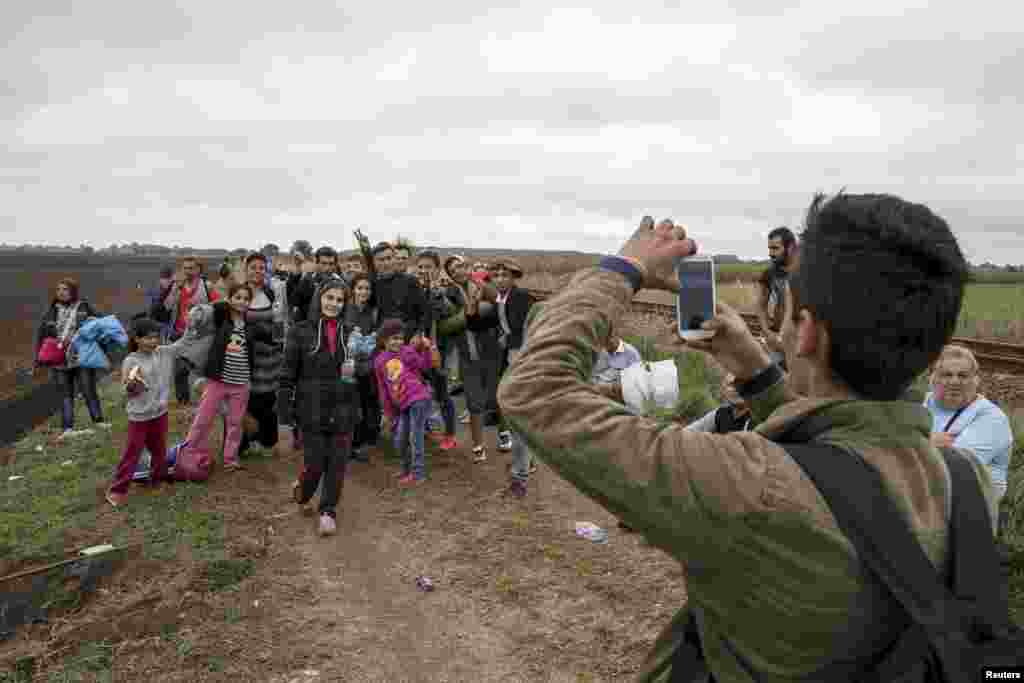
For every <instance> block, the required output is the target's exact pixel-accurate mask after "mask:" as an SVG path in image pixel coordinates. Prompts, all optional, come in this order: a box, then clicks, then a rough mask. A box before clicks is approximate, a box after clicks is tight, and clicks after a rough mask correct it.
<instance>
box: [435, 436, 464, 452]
mask: <svg viewBox="0 0 1024 683" xmlns="http://www.w3.org/2000/svg"><path fill="white" fill-rule="evenodd" d="M458 445H459V442H458V441H456V440H455V437H454V436H446V437H444V438H443V439H441V444H440V446H439V448H440V449H441V450H442V451H450V450H451V449H453V448H455V447H457V446H458Z"/></svg>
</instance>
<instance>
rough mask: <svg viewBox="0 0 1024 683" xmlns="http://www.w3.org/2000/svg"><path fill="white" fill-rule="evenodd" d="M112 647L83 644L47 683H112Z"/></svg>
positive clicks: (107, 644)
mask: <svg viewBox="0 0 1024 683" xmlns="http://www.w3.org/2000/svg"><path fill="white" fill-rule="evenodd" d="M113 665H114V647H113V645H111V644H110V643H108V642H105V641H103V642H99V643H83V644H82V645H81V646H80V647H79V649H78V652H77V653H76V654H75V655H74V656H73V657H69V658H66V659H65V660H64V661H62V662H61V667H60V669H59V670H57V671H51V672H50V673H49V674H48V676H47V679H46V680H47V682H48V683H78V682H79V681H111V682H112V681H113V680H114V672H113V671H112V667H113ZM0 680H2V679H0Z"/></svg>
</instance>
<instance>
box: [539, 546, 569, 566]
mask: <svg viewBox="0 0 1024 683" xmlns="http://www.w3.org/2000/svg"><path fill="white" fill-rule="evenodd" d="M540 552H541V554H542V555H544V559H546V560H549V561H551V562H557V561H559V560H561V559H563V558H564V557H565V553H564V552H563V551H562V549H561V548H558V547H556V546H553V545H545V546H544V547H542V548H541V549H540Z"/></svg>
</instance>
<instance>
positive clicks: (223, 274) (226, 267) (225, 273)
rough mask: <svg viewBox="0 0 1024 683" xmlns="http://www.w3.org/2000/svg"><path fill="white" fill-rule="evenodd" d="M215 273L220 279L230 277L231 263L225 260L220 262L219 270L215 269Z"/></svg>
mask: <svg viewBox="0 0 1024 683" xmlns="http://www.w3.org/2000/svg"><path fill="white" fill-rule="evenodd" d="M217 274H218V275H219V276H220V278H221V279H222V280H227V279H228V278H229V277H231V264H230V263H228V262H227V261H225V262H224V263H222V264H220V270H219V271H217Z"/></svg>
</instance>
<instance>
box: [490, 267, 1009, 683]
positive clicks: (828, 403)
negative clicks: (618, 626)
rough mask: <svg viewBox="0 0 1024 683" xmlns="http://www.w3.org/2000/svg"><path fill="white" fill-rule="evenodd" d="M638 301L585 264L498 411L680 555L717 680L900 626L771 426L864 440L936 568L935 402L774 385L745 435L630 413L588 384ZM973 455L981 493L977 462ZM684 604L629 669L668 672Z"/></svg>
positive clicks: (746, 675) (513, 370) (727, 682)
mask: <svg viewBox="0 0 1024 683" xmlns="http://www.w3.org/2000/svg"><path fill="white" fill-rule="evenodd" d="M632 298H633V290H632V287H631V286H630V285H629V284H628V283H627V281H626V279H625V278H623V277H622V276H621V275H618V274H616V273H611V272H606V271H602V270H600V269H596V268H591V269H587V270H585V271H582V272H581V273H579V274H578V275H577V276H576V277H575V278H573V280H572V282H571V283H570V284H569V286H568V287H567V288H566V289H565V290H563V291H562V292H561V293H559V294H558V295H557V296H555V297H552V298H551V299H549V300H548V301H546V302H543V303H540V304H538V305H536V306H534V307H533V309H532V311H531V313H530V316H529V318H530V319H529V322H528V324H527V329H528V331H529V332H528V339H527V343H526V344H525V346H524V349H523V352H522V355H520V356H519V358H518V359H517V360H516V361H514V362H513V363H512V365H511V367H510V368H509V369H508V371H507V373H506V375H505V377H504V379H503V380H502V382H501V385H500V387H499V390H498V401H499V403H500V405H501V409H502V414H503V415H504V417H505V419H506V420H508V421H509V423H510V424H511V427H512V429H513V430H514V431H515V432H517V433H518V434H520V435H522V436H523V438H524V440H525V441H526V443H527V445H528V446H529V448H530V450H531V451H532V452H533V453H534V454H535V455H536V456H537V457H538V458H540V459H541V460H543V461H544V462H545V463H546V464H548V465H549V466H551V468H552V469H553V470H555V472H556V473H558V474H559V475H560V476H562V477H563V478H565V479H566V480H567V481H570V482H572V483H573V484H574V485H576V486H577V487H578V488H579V489H580V490H581V491H583V492H584V493H585V494H587V495H588V496H590V497H591V498H593V499H594V500H596V501H597V502H598V503H600V504H601V505H603V506H604V507H605V508H606V509H608V510H609V511H610V512H612V514H614V515H616V516H617V517H619V518H620V519H622V521H623V522H624V523H626V524H627V525H629V526H630V527H632V528H633V529H636V530H637V531H639V532H641V533H643V534H644V536H645V538H646V539H647V541H648V542H650V544H651V545H653V546H656V547H658V548H661V549H662V550H664V551H665V552H666V553H668V554H669V555H671V556H672V557H674V558H676V559H677V560H678V561H679V562H680V563H683V564H685V568H686V592H687V596H688V600H690V601H692V602H693V603H694V604H695V605H697V606H699V607H700V608H701V610H702V613H703V619H702V622H701V624H700V637H701V643H702V647H703V648H704V655H705V658H706V660H707V665H708V669H709V670H710V671H711V673H712V674H713V675H714V676H715V680H716V681H719V683H732V682H742V683H750V682H752V681H754V680H755V675H756V677H757V678H756V680H758V681H764V682H768V683H776V682H781V681H793V680H796V679H799V678H803V677H813V676H814V675H815V674H816V672H818V671H819V670H822V669H824V668H826V667H828V666H829V665H830V664H832V663H834V662H836V661H837V660H847V661H848V660H854V661H858V662H859V661H864V660H866V659H870V658H872V657H875V656H877V655H878V654H879V653H880V652H881V651H882V650H883V649H885V648H886V647H887V646H889V645H890V644H891V643H892V642H893V640H894V639H895V638H896V637H897V636H898V635H899V634H900V628H901V622H902V608H901V607H900V606H899V605H897V604H896V603H894V602H893V600H892V598H891V597H889V596H888V594H887V592H886V590H885V589H884V588H881V587H880V586H879V585H878V584H876V583H874V582H873V581H869V580H867V577H866V572H865V570H864V569H863V568H862V566H861V565H860V563H859V562H858V559H857V557H856V555H855V553H854V550H853V546H852V544H851V543H850V541H849V540H848V539H847V538H846V537H845V536H844V535H843V533H842V532H841V531H840V530H839V527H838V524H837V522H836V520H835V518H834V517H833V515H832V513H831V511H830V509H829V507H828V505H827V504H826V503H825V501H824V499H823V498H822V496H821V494H820V493H819V492H818V490H817V489H816V488H815V486H814V484H813V483H812V482H811V481H810V479H809V478H808V477H807V476H806V475H805V474H804V472H803V470H802V468H801V467H800V466H799V465H798V464H797V463H796V462H795V461H794V460H793V459H791V458H790V457H789V456H788V455H787V453H786V452H785V450H783V448H782V447H781V446H779V445H778V444H777V443H774V441H773V439H778V440H782V437H783V436H784V435H785V434H786V433H787V432H789V431H790V430H792V429H793V428H794V427H795V426H797V425H799V424H800V423H801V422H803V421H804V420H805V419H806V418H807V417H809V416H812V415H815V416H822V417H824V418H827V419H826V420H825V421H824V422H823V425H824V426H822V427H820V428H819V430H818V432H817V433H816V434H814V435H813V439H814V440H815V441H820V442H823V443H830V444H835V445H837V446H841V447H847V448H849V449H852V450H856V451H857V452H858V453H859V454H860V455H861V456H862V457H863V458H864V460H865V461H866V462H868V463H869V464H871V465H873V466H874V467H876V468H877V469H878V470H879V472H880V474H881V476H882V478H883V480H884V482H885V485H886V489H887V491H888V492H889V493H890V495H892V497H893V499H894V500H895V501H896V503H897V505H898V506H899V508H900V510H901V511H902V513H903V514H904V515H905V517H906V519H907V520H908V522H909V523H910V526H911V529H912V530H913V532H914V534H915V536H916V537H917V539H918V541H919V542H920V543H921V546H922V548H923V549H924V551H925V553H926V554H927V555H928V557H929V559H931V561H932V562H933V563H934V564H935V565H936V567H937V569H938V570H939V571H940V572H944V571H945V570H946V568H947V562H948V555H947V535H948V523H949V519H950V514H951V496H950V488H951V485H950V475H949V471H948V469H947V467H946V464H945V460H944V459H943V457H942V455H941V454H940V453H939V452H938V451H937V450H936V449H935V448H934V447H933V446H931V444H930V443H929V440H928V437H929V433H930V432H931V426H932V425H931V417H930V416H929V415H928V413H927V411H926V410H925V409H924V407H923V406H921V405H920V404H918V403H914V402H910V401H862V400H836V399H811V398H796V397H795V396H793V395H792V394H790V393H788V392H787V391H786V388H785V384H784V382H780V383H778V384H776V385H774V386H773V387H770V388H769V389H767V390H765V391H764V392H762V393H761V394H760V395H758V396H753V397H745V398H747V399H748V400H749V402H750V406H751V411H752V414H753V417H754V423H755V424H756V425H757V426H756V429H755V431H753V432H737V433H732V434H723V435H718V434H707V433H702V432H696V431H687V430H685V429H683V428H682V427H680V426H677V425H671V426H666V425H662V424H660V423H657V422H655V421H654V420H650V419H647V418H644V417H639V416H635V415H632V414H630V413H629V411H628V410H626V408H625V407H624V406H622V405H620V404H617V403H615V402H613V401H612V400H611V399H609V398H608V397H607V394H605V393H603V392H601V391H599V390H598V389H596V388H595V387H594V386H592V385H591V384H590V383H589V382H588V379H589V377H590V373H591V370H592V366H593V362H594V351H595V350H597V349H599V348H601V347H602V346H604V344H605V343H606V342H607V338H608V335H609V333H610V330H612V329H615V328H617V327H618V325H619V324H620V322H621V319H622V318H623V316H624V315H625V314H626V312H627V310H628V308H629V305H630V301H631V300H632ZM552 396H558V410H552V409H551V397H552ZM975 468H976V472H977V473H978V478H979V481H981V482H982V490H983V492H984V493H985V496H986V498H989V499H991V496H992V488H991V482H990V481H989V479H988V475H987V473H985V472H984V469H983V468H982V467H981V466H980V465H977V464H975ZM685 609H686V608H684V610H685ZM683 616H685V613H684V612H682V611H681V612H680V613H679V615H677V617H676V618H675V619H673V622H672V623H671V624H670V625H669V626H668V628H667V629H666V630H665V632H664V633H663V634H662V636H661V637H660V638H659V639H658V641H657V642H656V643H655V648H654V650H653V651H652V653H651V655H650V657H649V658H648V661H647V663H646V664H645V666H644V669H643V671H642V672H641V675H640V676H639V679H638V680H641V681H645V682H648V683H665V682H667V681H669V680H671V676H672V671H671V655H672V653H673V651H674V650H675V647H676V644H677V643H678V642H679V640H680V638H681V635H682V634H681V630H680V627H681V624H682V623H683V620H682V617H683ZM814 680H822V678H821V676H820V675H819V677H818V678H815V679H814Z"/></svg>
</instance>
